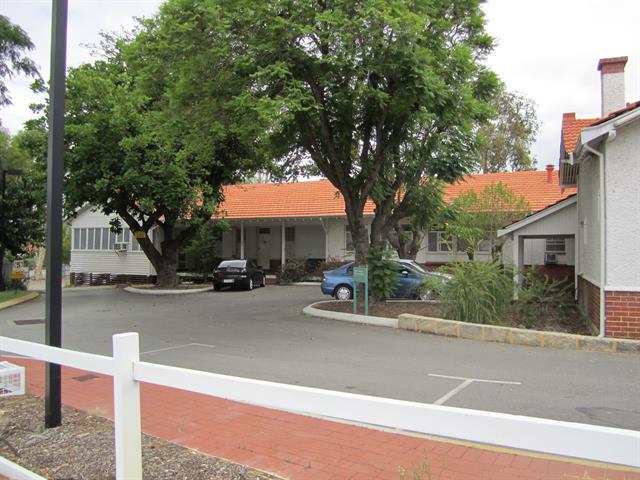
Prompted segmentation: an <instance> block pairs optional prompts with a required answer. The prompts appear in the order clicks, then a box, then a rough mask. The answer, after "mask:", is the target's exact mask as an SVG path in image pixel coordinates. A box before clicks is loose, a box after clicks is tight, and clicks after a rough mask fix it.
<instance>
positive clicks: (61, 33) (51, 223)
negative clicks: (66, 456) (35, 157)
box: [44, 0, 67, 428]
mask: <svg viewBox="0 0 640 480" xmlns="http://www.w3.org/2000/svg"><path fill="white" fill-rule="evenodd" d="M51 23H52V25H51V78H50V91H49V98H50V100H49V146H48V152H47V279H46V282H47V283H46V297H45V340H46V344H47V345H51V346H54V347H61V346H62V189H63V183H62V182H63V176H64V96H65V69H66V54H67V0H53V9H52V19H51ZM44 400H45V409H44V410H45V411H44V423H45V427H46V428H52V427H57V426H59V425H60V423H61V422H62V389H61V374H60V365H56V364H53V363H47V364H46V365H45V399H44Z"/></svg>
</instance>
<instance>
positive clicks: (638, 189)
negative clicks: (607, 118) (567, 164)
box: [580, 120, 640, 290]
mask: <svg viewBox="0 0 640 480" xmlns="http://www.w3.org/2000/svg"><path fill="white" fill-rule="evenodd" d="M605 149H606V150H605V152H606V157H605V178H606V191H607V197H606V200H607V207H606V208H607V211H606V216H607V222H606V225H607V231H606V246H607V257H606V258H607V272H606V277H607V278H606V281H607V288H612V289H614V290H625V289H626V288H628V287H632V288H640V120H636V121H635V122H633V123H630V124H628V125H626V126H624V127H621V128H618V130H617V135H616V138H615V139H614V140H613V141H609V142H606V144H605ZM581 168H582V167H581ZM580 176H581V177H582V176H583V171H582V170H581V171H580Z"/></svg>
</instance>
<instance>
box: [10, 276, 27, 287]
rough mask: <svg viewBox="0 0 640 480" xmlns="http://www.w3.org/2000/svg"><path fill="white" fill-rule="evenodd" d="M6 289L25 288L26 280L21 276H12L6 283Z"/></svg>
mask: <svg viewBox="0 0 640 480" xmlns="http://www.w3.org/2000/svg"><path fill="white" fill-rule="evenodd" d="M7 289H8V290H26V289H27V282H26V280H25V279H23V278H12V279H11V280H10V281H9V285H7Z"/></svg>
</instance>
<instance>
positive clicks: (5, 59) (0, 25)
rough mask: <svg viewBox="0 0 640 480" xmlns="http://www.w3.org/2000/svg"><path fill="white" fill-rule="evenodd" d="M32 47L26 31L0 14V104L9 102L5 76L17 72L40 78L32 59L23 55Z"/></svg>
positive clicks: (8, 103) (10, 76)
mask: <svg viewBox="0 0 640 480" xmlns="http://www.w3.org/2000/svg"><path fill="white" fill-rule="evenodd" d="M32 48H33V43H32V42H31V39H30V38H29V36H28V35H27V33H26V32H25V31H24V30H23V29H22V28H20V27H19V26H18V25H15V24H13V23H11V21H10V20H9V19H8V18H7V17H5V16H4V15H0V106H3V105H10V104H11V97H10V96H9V88H8V87H7V85H6V84H5V78H12V77H13V76H15V75H16V74H17V73H20V74H23V75H27V76H30V77H36V78H38V79H39V78H40V74H39V73H38V69H37V67H36V65H35V63H34V62H33V60H31V59H30V58H29V57H27V56H25V51H27V50H31V49H32Z"/></svg>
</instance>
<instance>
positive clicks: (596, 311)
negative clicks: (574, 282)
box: [578, 276, 600, 331]
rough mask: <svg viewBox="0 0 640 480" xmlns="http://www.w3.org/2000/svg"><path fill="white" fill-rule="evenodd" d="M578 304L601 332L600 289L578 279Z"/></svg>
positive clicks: (582, 279) (580, 278)
mask: <svg viewBox="0 0 640 480" xmlns="http://www.w3.org/2000/svg"><path fill="white" fill-rule="evenodd" d="M578 302H579V303H580V308H581V309H582V312H583V313H584V314H585V315H586V317H587V319H588V320H589V321H590V322H591V324H592V325H593V327H594V328H595V329H596V331H598V330H600V288H598V287H596V286H595V285H594V284H593V283H591V282H589V281H587V280H585V279H584V278H582V277H581V276H579V277H578Z"/></svg>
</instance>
